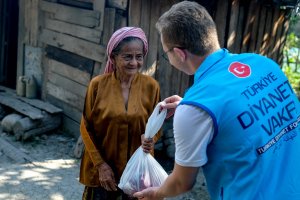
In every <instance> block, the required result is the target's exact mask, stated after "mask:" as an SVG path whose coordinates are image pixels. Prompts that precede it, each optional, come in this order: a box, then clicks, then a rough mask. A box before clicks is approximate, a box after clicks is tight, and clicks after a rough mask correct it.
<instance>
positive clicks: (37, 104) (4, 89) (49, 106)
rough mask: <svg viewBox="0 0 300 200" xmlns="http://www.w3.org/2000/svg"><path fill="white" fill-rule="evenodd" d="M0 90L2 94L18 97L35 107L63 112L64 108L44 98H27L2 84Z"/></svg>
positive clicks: (52, 112)
mask: <svg viewBox="0 0 300 200" xmlns="http://www.w3.org/2000/svg"><path fill="white" fill-rule="evenodd" d="M0 91H1V93H0V94H4V95H6V96H10V97H12V98H15V99H18V100H20V101H22V102H25V103H27V104H29V105H31V106H33V107H36V108H38V109H41V110H44V111H47V112H48V113H51V114H56V113H61V112H62V110H61V109H60V108H59V107H56V106H54V105H52V104H50V103H48V102H46V101H42V100H39V99H28V98H25V97H20V96H17V94H16V91H15V90H12V89H10V88H7V87H4V86H0Z"/></svg>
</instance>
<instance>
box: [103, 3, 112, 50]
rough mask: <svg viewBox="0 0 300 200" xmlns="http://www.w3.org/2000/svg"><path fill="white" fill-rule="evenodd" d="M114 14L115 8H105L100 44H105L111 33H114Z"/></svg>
mask: <svg viewBox="0 0 300 200" xmlns="http://www.w3.org/2000/svg"><path fill="white" fill-rule="evenodd" d="M115 16H116V9H114V8H105V18H104V27H105V29H103V37H102V42H101V44H104V45H107V43H108V41H109V39H110V37H111V35H112V34H113V33H114V27H115Z"/></svg>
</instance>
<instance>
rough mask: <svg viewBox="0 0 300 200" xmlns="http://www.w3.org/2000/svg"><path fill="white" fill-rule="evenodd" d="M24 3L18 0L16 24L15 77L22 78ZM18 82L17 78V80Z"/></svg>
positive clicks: (22, 0)
mask: <svg viewBox="0 0 300 200" xmlns="http://www.w3.org/2000/svg"><path fill="white" fill-rule="evenodd" d="M25 1H26V0H19V22H18V23H19V24H18V27H19V28H18V29H19V32H18V50H17V51H18V57H17V74H16V76H17V77H19V76H22V75H23V74H24V53H25V48H24V43H25V33H26V29H25V18H24V16H25ZM17 80H18V78H17Z"/></svg>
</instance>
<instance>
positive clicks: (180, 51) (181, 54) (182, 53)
mask: <svg viewBox="0 0 300 200" xmlns="http://www.w3.org/2000/svg"><path fill="white" fill-rule="evenodd" d="M173 51H174V52H175V53H176V54H177V56H178V57H179V58H180V61H181V62H183V61H185V60H186V56H187V55H186V52H185V50H184V49H179V48H177V47H174V49H173Z"/></svg>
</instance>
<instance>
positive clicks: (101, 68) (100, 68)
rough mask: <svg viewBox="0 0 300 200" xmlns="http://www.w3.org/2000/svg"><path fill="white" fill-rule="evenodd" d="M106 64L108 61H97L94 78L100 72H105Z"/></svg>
mask: <svg viewBox="0 0 300 200" xmlns="http://www.w3.org/2000/svg"><path fill="white" fill-rule="evenodd" d="M105 65H106V63H99V62H95V64H94V70H93V74H92V78H93V77H95V76H97V75H99V74H103V72H104V68H105Z"/></svg>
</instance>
